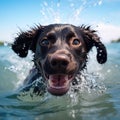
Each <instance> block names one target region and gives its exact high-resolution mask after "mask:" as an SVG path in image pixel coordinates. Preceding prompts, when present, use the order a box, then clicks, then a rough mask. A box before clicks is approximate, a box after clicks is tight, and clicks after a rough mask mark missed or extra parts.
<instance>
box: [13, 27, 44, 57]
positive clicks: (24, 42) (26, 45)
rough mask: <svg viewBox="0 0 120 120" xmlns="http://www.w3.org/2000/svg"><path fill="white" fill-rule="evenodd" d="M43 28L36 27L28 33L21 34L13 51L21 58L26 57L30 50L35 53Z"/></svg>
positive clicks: (16, 39) (14, 44) (15, 42)
mask: <svg viewBox="0 0 120 120" xmlns="http://www.w3.org/2000/svg"><path fill="white" fill-rule="evenodd" d="M42 28H43V26H36V27H34V28H31V30H29V31H26V32H20V33H19V34H18V36H17V37H16V38H15V41H14V43H13V44H12V49H13V51H14V52H15V53H17V54H18V55H19V56H20V57H26V56H27V54H28V50H32V51H33V52H35V50H36V43H37V39H38V37H39V35H40V33H41V29H42Z"/></svg>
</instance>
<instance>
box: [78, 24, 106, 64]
mask: <svg viewBox="0 0 120 120" xmlns="http://www.w3.org/2000/svg"><path fill="white" fill-rule="evenodd" d="M80 28H81V30H82V31H83V39H84V41H85V43H86V47H87V52H89V51H90V50H91V48H92V47H93V46H95V47H96V49H97V56H96V58H97V61H98V63H100V64H103V63H105V62H106V61H107V50H106V47H105V46H104V44H103V43H102V42H101V41H100V37H99V36H98V35H97V34H96V31H95V30H91V28H90V26H88V27H86V26H83V25H82V26H81V27H80Z"/></svg>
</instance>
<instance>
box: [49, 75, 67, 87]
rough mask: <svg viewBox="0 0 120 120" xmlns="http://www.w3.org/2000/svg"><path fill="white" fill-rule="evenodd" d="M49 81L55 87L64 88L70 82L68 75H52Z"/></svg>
mask: <svg viewBox="0 0 120 120" xmlns="http://www.w3.org/2000/svg"><path fill="white" fill-rule="evenodd" d="M49 80H50V81H51V83H52V85H53V86H64V84H65V83H66V81H67V80H68V75H50V76H49Z"/></svg>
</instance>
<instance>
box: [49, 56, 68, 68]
mask: <svg viewBox="0 0 120 120" xmlns="http://www.w3.org/2000/svg"><path fill="white" fill-rule="evenodd" d="M69 62H70V59H69V57H68V56H67V55H53V56H52V57H51V60H50V64H51V67H52V68H53V69H60V68H62V69H65V68H66V67H67V66H68V64H69Z"/></svg>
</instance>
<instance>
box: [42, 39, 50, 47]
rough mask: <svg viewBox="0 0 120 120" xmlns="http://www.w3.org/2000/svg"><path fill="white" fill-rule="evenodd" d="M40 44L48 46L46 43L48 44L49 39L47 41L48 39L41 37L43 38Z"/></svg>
mask: <svg viewBox="0 0 120 120" xmlns="http://www.w3.org/2000/svg"><path fill="white" fill-rule="evenodd" d="M40 44H41V45H42V46H48V45H49V44H50V41H49V40H48V39H43V40H42V41H41V42H40Z"/></svg>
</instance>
